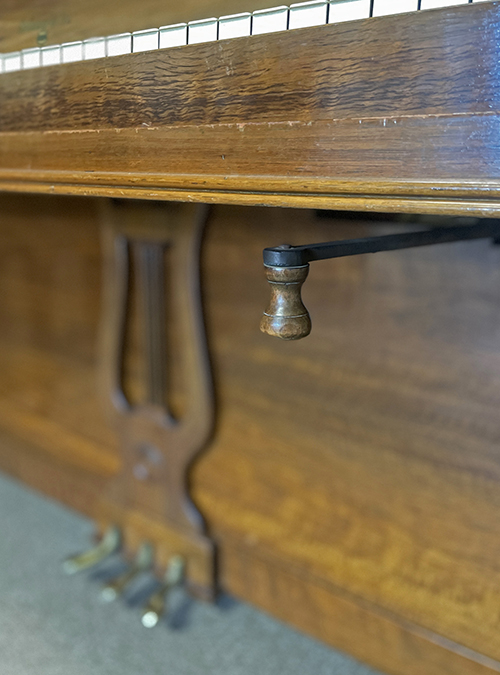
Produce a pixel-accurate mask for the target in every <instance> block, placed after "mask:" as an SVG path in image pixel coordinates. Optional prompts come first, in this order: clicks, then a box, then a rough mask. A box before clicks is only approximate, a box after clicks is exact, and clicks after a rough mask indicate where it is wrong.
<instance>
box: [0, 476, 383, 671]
mask: <svg viewBox="0 0 500 675" xmlns="http://www.w3.org/2000/svg"><path fill="white" fill-rule="evenodd" d="M92 530H93V528H92V523H91V522H89V521H88V520H87V519H85V518H83V517H81V516H79V515H77V514H75V513H74V512H72V511H70V510H68V509H65V508H63V507H62V506H60V505H59V504H56V503H54V502H51V501H50V500H48V499H46V498H44V497H41V496H40V495H38V494H35V493H33V492H31V491H30V490H28V489H26V488H25V487H24V486H21V485H19V484H17V483H16V482H14V481H12V480H10V479H8V478H6V477H2V476H0V675H139V674H142V673H148V675H149V674H150V675H276V674H277V673H279V674H283V675H308V674H311V675H312V674H314V675H375V673H374V671H373V670H370V669H368V668H366V667H365V666H362V665H360V664H359V663H357V662H355V661H354V660H352V659H350V658H348V657H347V656H344V655H342V654H339V653H338V652H335V651H334V650H332V649H329V648H328V647H326V646H324V645H322V644H320V643H319V642H316V641H314V640H312V639H310V638H308V637H306V636H304V635H301V634H299V633H297V632H295V631H294V630H292V629H290V628H289V627H287V626H285V625H283V624H282V623H280V622H278V621H276V620H274V619H272V618H270V617H269V616H267V615H265V614H263V613H262V612H259V611H257V610H256V609H254V608H252V607H249V606H247V605H245V604H243V603H240V602H236V601H235V600H233V599H232V598H229V597H223V598H222V599H221V601H220V603H219V604H218V606H210V605H205V604H203V603H198V602H194V601H191V600H190V599H189V598H188V597H187V596H185V595H183V594H182V593H180V592H179V593H177V595H176V596H175V597H174V598H173V600H172V613H171V615H170V617H169V619H168V620H165V621H163V622H162V623H161V624H160V625H159V626H157V627H156V628H155V629H152V630H148V629H145V628H143V627H142V626H141V624H140V622H139V606H140V604H141V603H142V601H143V598H141V591H140V587H138V588H137V589H136V590H135V591H134V590H133V589H132V592H131V593H132V594H131V595H129V596H128V598H127V601H126V602H124V601H119V602H116V603H111V604H104V603H103V602H102V601H101V600H100V598H99V589H100V586H101V584H102V582H103V579H105V578H106V575H108V576H109V575H111V574H112V573H114V572H115V571H116V567H115V568H114V569H113V565H115V566H116V565H117V564H119V563H117V561H114V562H113V561H111V563H108V565H107V566H104V567H101V569H100V570H99V571H97V572H94V573H86V574H82V575H80V576H75V577H67V576H65V575H64V574H62V572H61V566H60V562H61V560H63V559H64V558H65V557H66V556H67V555H68V554H70V553H74V552H75V551H78V550H80V549H82V547H85V544H86V543H87V542H89V541H90V537H91V534H92Z"/></svg>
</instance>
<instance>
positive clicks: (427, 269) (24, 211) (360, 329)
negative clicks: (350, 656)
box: [0, 197, 500, 675]
mask: <svg viewBox="0 0 500 675" xmlns="http://www.w3.org/2000/svg"><path fill="white" fill-rule="evenodd" d="M1 205H2V218H1V221H2V222H1V229H0V231H1V237H2V251H3V258H2V264H1V265H0V280H1V281H0V287H1V293H2V297H3V298H4V299H5V301H4V302H3V303H0V304H1V306H2V310H1V311H2V321H1V326H2V331H1V336H0V345H1V350H0V354H1V359H2V363H1V366H2V367H1V370H2V378H1V379H2V388H1V392H0V411H3V412H2V415H1V416H0V428H1V429H2V438H3V439H4V442H5V447H4V448H3V449H2V452H1V453H0V455H1V459H0V464H1V466H3V467H4V468H5V469H6V470H8V471H10V472H11V473H13V474H15V475H19V476H21V477H23V479H24V480H27V481H28V482H30V483H31V484H35V485H36V486H37V487H38V488H41V489H44V490H45V491H47V492H49V493H50V494H55V495H56V496H57V497H58V498H61V499H63V500H65V501H66V502H67V503H70V504H72V505H74V506H76V507H77V508H80V509H84V510H85V511H86V512H88V513H90V515H92V511H93V506H94V502H93V499H95V497H94V498H92V497H90V495H92V494H97V493H98V492H99V489H101V486H103V485H104V483H105V480H106V478H107V477H108V476H110V475H111V474H112V473H113V472H114V471H115V470H116V467H117V457H118V454H117V450H116V446H115V443H116V441H115V438H114V434H113V431H112V429H111V428H110V426H109V423H108V421H107V419H106V417H105V415H104V412H103V408H102V406H101V404H100V401H99V400H98V398H97V393H96V392H97V387H95V389H94V382H95V381H96V379H97V359H96V338H97V320H98V299H99V285H100V274H99V250H98V242H99V238H98V232H97V210H96V208H95V205H94V203H93V202H91V201H89V202H87V201H85V200H81V201H80V200H74V199H73V200H68V199H61V198H59V199H56V198H53V199H49V198H41V197H37V198H27V197H22V198H21V197H9V198H6V197H3V198H2V200H1ZM34 214H36V217H37V221H36V223H37V226H34V225H33V220H32V218H33V215H34ZM69 214H71V215H72V218H68V215H69ZM391 227H393V226H391ZM371 230H372V231H374V230H377V231H380V232H383V231H387V227H383V226H377V227H374V226H372V227H371ZM366 232H367V228H366V226H359V225H355V224H352V223H351V224H348V223H345V222H344V223H339V222H336V223H335V224H333V223H332V222H330V221H328V220H317V219H316V218H315V217H314V215H313V214H312V213H309V212H294V211H286V210H279V209H272V210H267V209H260V210H254V209H244V208H237V209H236V208H233V209H221V208H220V209H218V210H216V211H215V212H214V215H213V218H212V221H211V224H210V225H209V230H208V233H207V237H206V242H205V254H204V266H203V270H204V275H203V276H204V282H205V283H204V289H205V302H206V309H207V319H208V329H209V338H210V344H211V351H212V355H213V365H214V370H215V378H216V391H217V401H218V423H217V428H216V433H215V435H214V439H213V442H212V444H211V447H210V450H209V452H208V453H207V454H206V456H205V457H204V458H203V459H201V460H200V462H199V463H198V464H197V466H196V468H195V471H194V472H193V487H194V497H195V500H196V502H197V503H198V504H199V505H200V507H201V508H202V509H203V512H204V513H206V514H207V518H208V521H209V525H210V527H211V531H212V533H213V534H214V536H216V538H217V540H218V542H219V544H220V550H221V575H222V576H221V578H222V581H223V584H224V586H225V587H226V588H227V589H228V590H230V591H233V592H235V593H237V594H238V595H239V596H240V597H243V598H245V599H247V600H249V601H251V602H254V603H256V604H258V605H259V606H262V607H265V608H266V609H268V610H269V611H273V612H274V613H276V614H277V615H279V616H281V617H283V618H285V619H286V620H288V621H291V622H292V623H294V624H295V625H298V626H300V627H301V628H302V629H304V630H307V631H309V632H310V633H312V634H315V635H317V636H318V637H320V638H321V639H323V640H326V641H328V642H330V643H331V644H336V645H338V646H340V647H342V648H344V649H346V650H348V651H350V652H353V653H355V654H356V656H357V657H358V658H361V659H363V660H366V661H368V662H371V663H373V664H375V665H376V666H377V667H378V668H381V669H385V670H387V671H388V672H393V673H397V674H398V675H419V674H420V673H422V672H425V673H432V675H434V674H435V675H444V674H446V675H448V674H453V675H459V674H461V673H465V672H466V673H474V674H475V673H478V674H481V675H483V674H486V673H493V672H499V671H500V666H499V663H500V644H499V642H498V631H497V626H498V609H497V608H498V606H500V586H499V584H498V559H499V551H498V544H497V543H498V541H500V536H499V535H500V532H499V531H498V530H499V525H498V523H499V522H500V521H499V519H498V510H499V508H500V503H499V497H498V494H499V491H498V479H499V476H500V467H499V463H498V452H497V448H498V443H499V440H500V426H499V424H498V405H499V401H500V351H499V348H498V335H499V334H500V309H499V307H500V303H499V299H498V288H499V286H500V284H499V281H500V279H499V274H500V272H499V269H500V267H499V262H500V259H499V256H500V249H499V248H495V247H491V246H490V244H488V243H487V242H473V243H462V244H453V245H447V246H443V247H436V248H429V249H421V250H418V251H417V250H414V251H407V252H397V253H384V254H377V255H376V256H364V257H359V258H353V259H343V260H337V261H331V262H326V261H325V262H323V263H317V264H316V265H315V266H314V267H313V269H312V270H311V274H310V278H309V280H308V282H307V286H306V288H305V291H304V295H305V300H306V304H307V306H308V307H309V308H310V310H311V314H312V317H313V321H314V325H315V330H314V333H313V335H312V336H311V337H310V338H308V339H307V340H304V341H303V342H302V343H296V344H293V345H291V344H283V343H281V342H278V341H276V342H274V341H273V340H272V339H271V338H268V337H266V336H264V335H262V334H261V333H260V332H259V331H258V322H259V319H260V314H261V312H262V310H263V309H264V307H265V304H266V302H267V295H268V291H267V287H266V281H265V278H264V275H263V274H262V269H261V255H260V254H261V248H262V247H263V246H265V245H272V244H276V243H279V242H280V241H284V240H287V241H290V242H291V243H301V242H302V241H304V237H307V240H308V241H312V240H326V239H329V238H335V237H341V236H351V235H356V234H360V235H361V234H365V233H366ZM71 250H73V257H71V255H69V252H70V251H71ZM65 251H67V252H68V256H65V255H64V252H65ZM221 260H224V265H223V266H222V265H221ZM9 261H10V262H9ZM37 261H38V262H37ZM64 280H67V283H64ZM37 289H38V291H37ZM33 292H35V293H38V294H39V295H36V296H35V300H34V301H32V303H31V304H27V302H28V299H29V298H30V297H31V294H32V293H33ZM72 307H73V309H72ZM77 310H78V311H77ZM72 335H79V339H72V337H71V336H72ZM65 446H66V453H67V454H66V456H65ZM94 451H95V452H96V453H97V452H98V453H100V460H99V461H98V462H97V461H94V459H93V457H94V455H92V452H94ZM43 458H45V459H43ZM43 467H45V468H43ZM79 473H80V474H81V476H82V482H81V487H80V486H79V482H78V474H79ZM68 486H69V487H68ZM96 486H97V488H96Z"/></svg>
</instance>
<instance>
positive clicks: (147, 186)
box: [0, 3, 500, 215]
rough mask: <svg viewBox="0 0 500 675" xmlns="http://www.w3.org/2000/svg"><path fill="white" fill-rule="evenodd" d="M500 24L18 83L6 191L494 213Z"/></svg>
mask: <svg viewBox="0 0 500 675" xmlns="http://www.w3.org/2000/svg"><path fill="white" fill-rule="evenodd" d="M499 25H500V5H499V4H498V3H484V4H478V5H467V6H461V7H455V8H446V9H441V10H436V11H430V12H421V13H417V14H414V15H399V16H394V17H380V18H377V19H370V20H365V21H359V22H353V23H348V24H341V25H338V26H322V27H316V28H310V29H302V30H299V31H290V32H284V33H280V34H274V35H264V36H254V37H251V38H241V39H238V40H232V41H222V42H220V43H209V44H202V45H191V46H187V47H182V48H178V49H172V50H165V51H161V52H151V53H146V54H133V55H128V56H123V57H116V58H114V59H110V60H107V61H106V60H102V61H93V62H84V63H81V64H68V65H66V66H61V67H50V68H45V69H41V70H39V71H31V72H30V71H26V72H23V73H12V74H6V75H5V76H2V78H0V93H1V95H2V101H3V105H2V108H1V110H0V187H1V188H2V189H4V190H23V189H24V190H25V191H46V192H59V193H68V194H70V193H74V194H89V195H90V194H94V195H97V194H101V195H106V194H107V195H111V196H117V195H125V196H131V197H134V196H135V197H141V198H153V199H175V200H198V201H207V202H208V201H219V202H233V203H242V204H243V203H248V204H250V203H253V204H273V205H277V204H279V205H290V206H314V207H319V208H326V207H332V206H335V207H336V208H342V207H343V208H353V207H354V205H355V204H356V208H360V209H361V208H365V209H374V208H376V209H379V210H384V209H385V210H391V209H393V210H395V209H399V210H406V211H411V210H413V211H415V210H417V211H419V210H421V211H431V210H434V211H438V212H439V211H442V212H449V213H452V212H456V213H460V212H467V211H469V212H475V213H478V214H481V213H482V214H485V215H486V214H488V215H491V214H492V213H495V212H497V211H498V204H499V202H498V191H499V186H500V167H499V160H498V149H497V146H498V143H497V138H498V134H499V132H500V129H499V101H498V96H499V95H498V91H499V87H498V59H497V33H498V28H499ZM388 35H390V36H391V40H388V39H387V36H388ZM344 181H345V182H346V183H349V189H348V186H347V185H346V184H345V183H344ZM419 201H420V202H421V203H422V208H421V209H419V208H418V202H419Z"/></svg>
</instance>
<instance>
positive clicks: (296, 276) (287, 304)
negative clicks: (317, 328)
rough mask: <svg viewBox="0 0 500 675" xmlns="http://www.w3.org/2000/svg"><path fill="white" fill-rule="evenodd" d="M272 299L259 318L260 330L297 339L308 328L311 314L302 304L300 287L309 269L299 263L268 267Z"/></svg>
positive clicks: (284, 337) (307, 332) (307, 333)
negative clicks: (298, 265) (288, 265)
mask: <svg viewBox="0 0 500 675" xmlns="http://www.w3.org/2000/svg"><path fill="white" fill-rule="evenodd" d="M265 270H266V277H267V280H268V281H269V284H270V286H271V300H270V302H269V307H268V308H267V310H266V311H265V312H264V315H263V317H262V319H261V322H260V329H261V331H262V332H263V333H267V334H268V335H272V336H273V337H279V338H281V339H282V340H300V339H301V338H304V337H306V336H307V335H309V333H310V332H311V317H310V316H309V312H308V311H307V309H306V308H305V307H304V304H303V302H302V297H301V295H300V291H301V288H302V284H303V283H304V281H305V280H306V278H307V275H308V273H309V265H302V266H301V267H267V266H265Z"/></svg>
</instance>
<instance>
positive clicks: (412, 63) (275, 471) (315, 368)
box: [0, 0, 500, 675]
mask: <svg viewBox="0 0 500 675" xmlns="http://www.w3.org/2000/svg"><path fill="white" fill-rule="evenodd" d="M249 3H250V4H249ZM163 4H164V3H163ZM210 16H215V17H217V18H213V19H211V18H210ZM207 17H208V18H207ZM499 40H500V4H499V3H497V2H488V1H487V2H484V1H483V2H478V1H477V0H474V2H459V1H457V0H455V1H454V2H451V1H450V2H446V1H445V0H398V1H397V2H396V1H395V0H394V1H389V0H342V1H336V0H332V1H331V2H321V1H318V2H316V1H315V2H308V3H297V4H295V5H292V6H291V7H290V8H289V7H284V6H283V7H276V8H269V3H268V2H266V0H262V1H261V2H256V1H253V0H249V2H246V1H243V0H213V1H211V2H206V1H205V2H202V1H201V0H198V1H197V2H193V1H190V2H187V3H183V4H182V5H180V6H176V7H168V6H162V3H159V2H157V0H144V1H143V2H142V3H139V4H138V3H135V2H131V1H130V0H121V2H120V3H116V2H113V0H106V1H105V2H103V1H102V0H101V1H100V2H95V1H94V0H89V2H87V3H84V4H82V3H81V2H79V1H77V0H70V1H67V2H60V1H59V0H50V2H45V3H37V2H35V1H34V0H23V1H15V0H8V1H7V2H4V3H2V7H1V8H0V190H1V192H2V194H1V198H0V205H1V212H0V213H1V217H0V240H1V243H2V245H1V247H0V257H1V262H0V284H1V289H2V292H1V295H0V326H1V331H0V364H1V366H0V468H1V469H2V470H4V471H6V472H8V473H10V474H11V475H13V476H16V477H18V478H19V479H21V480H23V481H25V482H26V483H28V484H30V485H32V486H34V487H36V488H37V489H40V490H42V491H43V492H45V493H46V494H48V495H51V496H52V497H55V498H57V499H59V500H61V501H62V502H64V503H66V504H68V505H70V506H71V507H73V508H76V509H78V510H80V511H82V512H83V513H86V514H88V515H89V516H91V517H92V518H93V519H95V522H96V540H97V541H96V546H95V548H93V549H92V550H91V551H90V552H89V553H87V554H84V555H83V556H78V555H77V556H75V557H71V558H70V559H68V561H66V566H65V567H66V571H69V572H72V571H76V570H78V569H83V568H85V567H86V566H87V565H88V564H90V563H91V562H95V561H97V560H99V559H100V557H102V556H103V555H104V554H106V553H110V552H115V551H116V550H118V549H120V550H121V552H122V555H123V556H124V557H125V558H126V559H127V560H130V563H131V566H132V567H131V570H132V572H134V570H137V569H139V568H140V569H146V568H147V569H151V571H152V573H154V574H155V575H157V576H158V578H161V579H163V582H164V587H163V588H164V590H165V591H167V590H168V588H169V584H170V585H171V584H172V583H174V582H175V583H177V581H179V580H180V576H176V574H177V572H179V569H180V567H179V565H180V564H181V563H182V564H181V567H182V574H183V581H184V582H185V583H186V586H187V589H188V590H189V591H190V592H192V593H193V594H194V595H196V596H197V597H200V598H201V599H203V600H207V601H210V600H213V599H214V598H215V597H216V595H217V592H218V590H220V589H225V590H227V591H229V592H231V593H234V594H235V595H237V596H238V597H241V598H243V599H245V600H247V601H249V602H252V603H254V604H255V605H257V606H259V607H262V608H264V609H266V610H268V611H270V612H271V613H273V614H274V615H275V616H277V617H280V618H282V619H284V620H286V621H288V622H289V623H291V624H292V625H294V626H296V627H298V628H300V629H302V630H304V631H306V632H308V633H309V634H311V635H314V636H316V637H318V638H320V639H322V640H324V641H325V642H327V643H329V644H331V645H334V646H336V647H338V648H340V649H342V650H345V651H346V652H349V653H351V654H353V655H354V656H356V657H357V658H359V659H361V660H363V661H365V662H367V663H370V664H372V665H373V666H375V667H377V668H378V669H380V670H383V671H386V672H388V673H394V674H397V675H421V674H422V673H425V674H426V675H445V674H446V675H459V674H460V675H462V674H465V673H467V674H471V675H486V674H487V673H498V672H500V644H499V640H498V624H499V616H500V572H499V570H498V567H499V566H498V559H499V557H500V556H499V555H498V554H499V552H500V551H499V549H500V518H499V517H498V515H499V513H500V490H499V483H500V459H499V452H498V448H499V442H500V424H499V420H498V409H499V402H500V345H499V338H500V297H499V288H500V284H499V281H500V269H499V264H498V263H499V262H500V249H499V248H498V246H494V245H491V242H490V241H488V240H477V241H474V242H461V243H455V244H450V245H449V246H443V247H437V246H436V247H428V248H425V249H424V248H419V249H415V250H405V251H386V252H382V253H377V254H376V255H374V256H366V255H361V256H356V257H348V258H344V259H342V260H332V261H329V262H323V263H321V264H318V265H317V266H316V265H315V266H314V269H313V270H312V271H311V273H310V278H309V280H308V281H307V284H306V286H305V287H304V300H305V303H306V305H307V306H308V307H309V309H310V310H311V315H312V318H313V331H312V333H311V335H310V336H309V337H308V338H307V339H305V340H303V341H299V342H295V341H291V342H283V341H277V340H273V339H272V338H270V337H269V336H267V335H263V334H262V333H260V332H259V330H258V324H259V318H260V315H261V313H262V310H263V309H264V308H265V306H266V300H267V294H268V291H267V284H266V280H265V277H264V274H263V271H262V257H261V256H262V249H264V248H266V247H269V246H274V245H277V244H283V243H286V244H306V243H310V242H322V241H327V240H343V239H353V238H362V237H366V236H368V235H374V234H375V235H386V234H389V233H394V232H395V231H398V232H402V233H405V232H408V231H411V232H413V231H414V230H415V229H417V230H423V229H425V228H428V227H429V226H434V225H435V224H436V223H439V224H440V225H441V226H444V227H447V226H449V225H450V224H453V225H454V226H461V227H464V228H465V227H474V226H476V225H478V224H480V223H481V222H484V221H483V219H488V222H490V221H491V220H492V219H495V218H496V217H497V216H498V213H499V211H500V150H499V139H500V94H499V91H500V89H499V86H498V84H499V79H500V78H499V72H500V65H499V52H500V42H499ZM248 207H251V208H248ZM270 207H279V208H270ZM353 214H354V215H353ZM376 214H385V215H384V216H376ZM395 214H398V215H397V216H396V215H395ZM497 506H498V507H499V510H498V511H497ZM20 536H22V533H20ZM83 544H84V542H82V545H83ZM179 561H181V563H179ZM54 564H57V561H54ZM175 564H177V567H175ZM176 570H177V572H176ZM179 575H180V572H179ZM127 579H130V575H129V577H128V578H124V577H121V578H119V579H117V580H115V584H114V586H113V584H111V585H110V586H109V587H108V588H107V592H108V594H109V593H114V594H115V595H118V594H119V593H121V592H122V591H123V590H124V589H125V587H126V581H127ZM161 601H162V598H159V597H156V598H153V603H152V604H151V602H150V605H149V606H148V607H149V610H148V611H146V612H145V613H144V614H143V623H144V624H145V625H148V621H149V622H150V625H152V623H155V620H152V619H151V617H152V616H153V615H154V611H156V610H155V607H157V605H158V603H160V604H161ZM155 602H156V603H157V605H155V604H154V603H155ZM148 617H149V618H148ZM138 629H139V628H138Z"/></svg>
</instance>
